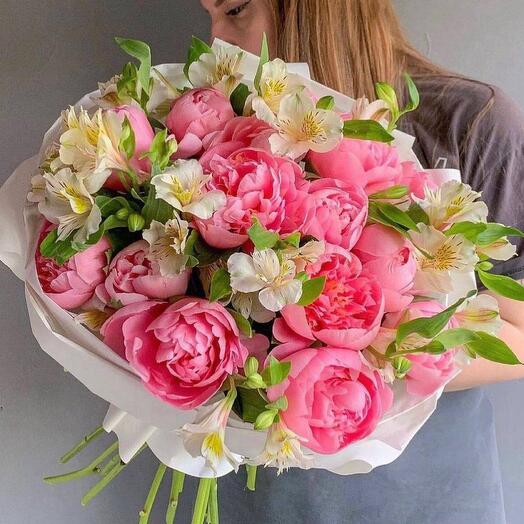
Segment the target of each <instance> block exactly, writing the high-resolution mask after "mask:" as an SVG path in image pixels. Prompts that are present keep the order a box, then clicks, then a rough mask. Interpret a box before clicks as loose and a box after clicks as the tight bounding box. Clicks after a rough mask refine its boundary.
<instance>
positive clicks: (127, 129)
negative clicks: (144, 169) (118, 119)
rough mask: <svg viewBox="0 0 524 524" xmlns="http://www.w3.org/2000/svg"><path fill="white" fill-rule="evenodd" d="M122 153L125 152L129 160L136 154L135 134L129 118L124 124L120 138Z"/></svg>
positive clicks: (125, 119)
mask: <svg viewBox="0 0 524 524" xmlns="http://www.w3.org/2000/svg"><path fill="white" fill-rule="evenodd" d="M118 146H119V149H120V151H123V152H124V153H125V155H126V157H127V158H128V159H130V158H131V157H132V156H133V155H134V154H135V132H134V131H133V128H132V127H131V124H130V123H129V119H128V118H127V116H126V117H125V118H124V122H123V124H122V135H121V136H120V144H119V145H118Z"/></svg>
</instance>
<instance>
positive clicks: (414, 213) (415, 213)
mask: <svg viewBox="0 0 524 524" xmlns="http://www.w3.org/2000/svg"><path fill="white" fill-rule="evenodd" d="M407 214H408V215H409V217H410V218H411V220H413V222H415V224H420V223H422V224H426V225H428V224H429V217H428V215H427V213H426V212H425V211H424V210H423V209H422V207H421V206H420V205H419V204H417V203H416V202H413V203H412V204H411V205H410V206H409V209H408V210H407Z"/></svg>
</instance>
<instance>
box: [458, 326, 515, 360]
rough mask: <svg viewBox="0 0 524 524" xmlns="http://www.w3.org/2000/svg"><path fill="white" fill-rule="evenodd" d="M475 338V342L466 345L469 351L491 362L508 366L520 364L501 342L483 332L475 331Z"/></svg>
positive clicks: (508, 348)
mask: <svg viewBox="0 0 524 524" xmlns="http://www.w3.org/2000/svg"><path fill="white" fill-rule="evenodd" d="M477 336H478V339H477V340H474V341H472V342H469V343H468V344H467V347H468V349H469V350H470V351H472V352H474V353H476V354H477V355H479V356H480V357H482V358H485V359H486V360H491V361H492V362H498V363H500V364H509V365H516V364H522V362H520V361H519V359H518V358H517V356H516V355H515V353H513V351H512V350H511V349H510V347H509V346H508V345H507V344H506V343H505V342H504V341H503V340H500V339H499V338H497V337H494V336H493V335H490V334H488V333H485V332H483V331H477Z"/></svg>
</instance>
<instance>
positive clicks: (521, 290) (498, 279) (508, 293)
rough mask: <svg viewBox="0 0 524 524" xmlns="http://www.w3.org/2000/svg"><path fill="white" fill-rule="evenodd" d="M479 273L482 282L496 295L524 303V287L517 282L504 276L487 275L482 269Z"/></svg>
mask: <svg viewBox="0 0 524 524" xmlns="http://www.w3.org/2000/svg"><path fill="white" fill-rule="evenodd" d="M477 273H478V276H479V278H480V281H481V282H482V283H483V284H484V285H485V286H486V288H488V289H489V290H491V291H493V292H494V293H497V294H498V295H501V296H503V297H506V298H511V299H513V300H519V301H521V302H522V301H524V286H522V285H521V284H519V283H518V282H517V281H516V280H513V279H512V278H510V277H507V276H504V275H495V274H493V273H487V272H486V271H483V270H482V269H478V270H477Z"/></svg>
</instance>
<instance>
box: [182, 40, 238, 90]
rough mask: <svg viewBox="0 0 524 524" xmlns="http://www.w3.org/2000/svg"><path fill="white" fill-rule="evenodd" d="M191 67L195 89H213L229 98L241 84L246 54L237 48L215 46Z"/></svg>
mask: <svg viewBox="0 0 524 524" xmlns="http://www.w3.org/2000/svg"><path fill="white" fill-rule="evenodd" d="M211 49H212V52H211V53H203V54H201V55H200V58H199V59H198V60H196V61H195V62H193V63H192V64H191V65H190V66H189V71H188V77H189V81H190V82H191V84H192V85H193V86H194V87H213V88H214V89H217V90H219V91H221V92H222V93H224V95H226V96H227V97H228V98H229V96H230V95H231V93H232V92H233V91H234V90H235V88H236V87H237V85H238V84H239V83H240V79H241V78H242V74H241V72H240V69H241V66H242V60H243V59H244V52H243V51H242V50H241V49H240V48H239V47H236V46H228V47H224V46H221V45H219V44H213V45H212V47H211Z"/></svg>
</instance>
